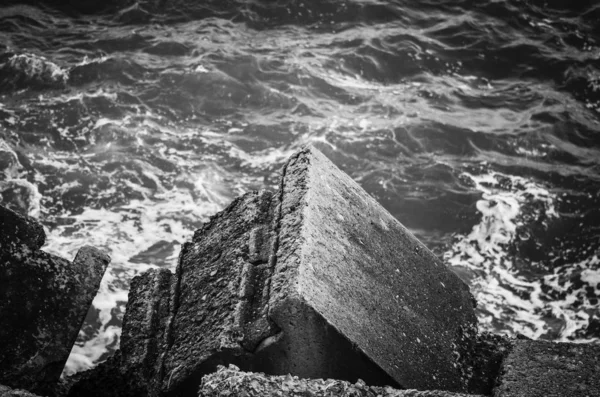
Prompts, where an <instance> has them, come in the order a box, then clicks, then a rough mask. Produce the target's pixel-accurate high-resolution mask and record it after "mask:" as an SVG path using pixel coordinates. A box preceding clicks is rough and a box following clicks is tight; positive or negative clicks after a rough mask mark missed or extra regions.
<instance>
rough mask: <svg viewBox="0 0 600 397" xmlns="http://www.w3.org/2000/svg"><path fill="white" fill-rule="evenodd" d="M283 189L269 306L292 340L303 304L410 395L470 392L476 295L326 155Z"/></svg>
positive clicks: (310, 152)
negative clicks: (465, 356) (292, 319)
mask: <svg viewBox="0 0 600 397" xmlns="http://www.w3.org/2000/svg"><path fill="white" fill-rule="evenodd" d="M282 189H283V190H282V198H281V215H280V222H279V223H280V227H281V229H280V231H279V249H278V251H277V264H276V267H275V271H274V274H273V277H272V283H271V297H270V299H271V300H270V302H269V306H270V313H271V316H272V318H273V319H274V320H275V322H276V323H277V324H281V327H282V328H283V329H284V333H285V332H287V331H288V329H287V327H286V325H285V324H287V320H286V319H287V318H288V317H289V316H290V315H292V313H291V312H290V308H293V309H294V310H296V309H297V307H298V302H302V304H304V305H306V306H308V307H310V308H311V309H312V310H314V311H315V312H316V313H317V314H318V315H319V316H321V317H322V318H323V319H324V320H325V322H327V323H328V324H329V325H330V326H331V327H333V329H335V330H336V331H337V332H339V333H340V334H342V335H344V337H345V338H347V339H348V340H349V341H350V342H351V343H352V344H353V345H354V346H355V347H356V349H358V350H360V351H361V352H363V353H364V354H365V355H366V356H367V357H369V358H370V359H371V360H372V361H373V362H374V363H376V364H377V365H378V366H379V367H381V368H382V369H383V370H385V372H387V373H388V374H389V375H390V376H391V377H392V378H393V379H394V380H395V381H396V382H397V383H398V384H400V385H402V386H403V387H409V388H417V389H444V390H454V391H461V390H466V387H467V382H468V377H469V369H468V368H465V367H464V366H463V363H462V362H461V361H460V360H459V359H458V357H459V355H460V354H461V353H464V352H466V351H468V350H469V348H470V346H471V344H472V343H473V338H474V336H475V333H476V332H475V330H476V320H475V315H474V312H473V302H474V301H473V298H472V296H471V294H470V292H469V290H468V287H467V286H466V285H465V284H464V283H463V282H462V281H461V280H460V279H459V278H458V277H457V276H456V275H454V274H453V273H452V272H450V271H449V270H448V269H447V268H446V267H445V266H444V265H443V264H442V263H441V261H440V260H439V259H438V258H437V257H436V256H435V255H434V254H433V253H432V252H431V251H429V250H428V249H427V247H425V246H424V245H423V244H422V243H421V242H419V241H418V240H417V239H416V238H415V237H414V236H413V235H412V234H411V233H410V232H409V231H408V230H407V229H406V228H405V227H404V226H403V225H402V224H401V223H400V222H398V221H397V220H396V219H395V218H394V217H393V216H392V215H390V214H389V213H388V212H387V211H386V210H385V209H384V208H383V207H381V205H379V204H378V203H377V202H376V201H375V200H374V199H373V198H372V197H371V196H370V195H369V194H368V193H366V192H365V191H364V190H363V189H362V188H361V187H360V186H359V185H358V184H357V183H356V182H354V181H353V180H352V179H351V178H350V177H349V176H348V175H346V174H344V173H343V172H341V171H340V170H339V169H337V168H336V167H335V166H334V165H333V164H332V163H331V162H330V161H329V160H328V159H327V158H326V157H325V156H324V155H323V154H322V153H320V152H319V151H318V150H316V149H314V148H307V149H305V150H303V151H301V152H299V153H298V154H296V155H294V156H293V157H292V158H291V159H290V161H289V162H288V164H287V165H286V168H285V171H284V177H283V184H282ZM307 343H310V340H308V341H307ZM304 375H305V376H306V375H308V376H313V374H304Z"/></svg>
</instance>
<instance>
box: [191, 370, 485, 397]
mask: <svg viewBox="0 0 600 397" xmlns="http://www.w3.org/2000/svg"><path fill="white" fill-rule="evenodd" d="M199 396H201V397H221V396H245V397H280V396H288V397H295V396H297V397H301V396H311V397H336V396H339V397H344V396H353V397H374V396H378V397H482V396H479V395H473V394H461V393H452V392H447V391H440V390H429V391H417V390H397V389H394V388H391V387H376V386H375V387H373V386H368V385H367V384H365V383H364V382H362V381H357V382H356V383H354V384H352V383H350V382H346V381H343V380H333V379H301V378H298V377H296V376H290V375H284V376H268V375H265V374H262V373H253V372H242V371H240V370H239V369H238V368H237V367H235V366H229V368H225V367H219V369H218V370H217V372H215V373H212V374H210V375H206V376H205V377H204V378H203V379H202V384H201V386H200V391H199Z"/></svg>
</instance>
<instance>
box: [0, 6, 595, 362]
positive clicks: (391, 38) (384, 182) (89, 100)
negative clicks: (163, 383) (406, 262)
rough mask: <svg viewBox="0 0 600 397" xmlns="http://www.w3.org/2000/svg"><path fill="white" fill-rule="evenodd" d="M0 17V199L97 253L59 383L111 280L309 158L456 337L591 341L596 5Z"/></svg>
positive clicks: (96, 318)
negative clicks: (388, 231)
mask: <svg viewBox="0 0 600 397" xmlns="http://www.w3.org/2000/svg"><path fill="white" fill-rule="evenodd" d="M39 3H40V2H37V1H33V0H32V1H31V2H29V3H28V4H23V2H15V1H13V0H3V1H2V2H1V5H0V139H1V141H0V165H1V169H0V171H1V172H0V192H1V195H2V196H1V198H2V203H3V204H4V205H8V206H10V207H13V208H20V209H22V210H25V211H27V212H29V213H30V214H31V215H33V216H36V217H39V219H40V220H41V221H42V223H43V224H44V226H45V228H46V230H47V234H48V243H47V246H46V247H45V249H46V250H47V251H49V252H52V253H56V254H59V255H63V256H67V257H70V258H72V257H73V255H74V254H75V252H76V250H77V249H78V248H79V247H81V246H83V245H86V244H91V245H94V246H96V247H98V248H101V249H104V250H106V251H107V252H109V253H110V255H111V257H112V264H111V267H110V269H109V271H108V272H107V274H106V275H105V277H104V279H103V282H102V286H101V288H100V291H99V293H98V296H97V297H96V299H95V300H94V307H93V309H92V310H90V312H89V315H88V318H87V320H86V323H85V325H84V327H83V329H82V330H81V333H80V337H79V339H78V341H77V345H76V347H75V348H74V349H73V352H72V354H71V357H70V359H69V362H68V365H67V369H66V372H73V371H78V370H82V369H85V368H89V367H91V366H93V365H95V364H97V363H98V362H99V361H102V360H104V359H106V358H107V357H108V356H109V355H110V354H112V352H113V351H114V350H115V349H116V348H117V347H118V343H119V335H120V324H121V319H122V316H123V312H124V308H125V303H126V301H127V288H128V282H129V280H130V279H131V278H132V277H133V276H134V275H136V274H138V273H139V272H142V271H144V270H146V269H149V268H151V267H167V268H173V267H174V266H175V263H176V260H177V255H178V252H179V248H180V245H181V244H182V243H183V242H184V241H186V240H188V239H189V238H190V237H191V235H192V233H193V231H194V230H195V229H196V228H198V227H199V226H200V224H201V223H202V222H203V221H206V220H207V218H208V217H209V216H210V215H212V214H214V213H215V212H217V211H219V210H220V209H222V208H223V207H224V206H225V205H226V204H227V203H228V202H229V201H230V200H232V199H233V198H234V197H235V196H237V195H239V194H242V193H244V192H247V191H250V190H254V189H261V188H269V189H275V188H276V182H277V179H278V170H279V168H280V167H281V166H282V164H283V162H284V161H285V159H286V158H287V157H288V156H289V155H290V154H291V153H293V152H294V151H295V150H297V149H298V148H299V147H300V146H301V145H303V144H306V143H308V142H313V143H315V144H316V146H317V147H319V148H320V149H321V150H322V151H323V152H324V153H325V154H326V155H327V156H328V157H329V158H331V159H332V161H333V162H334V163H336V164H337V165H338V166H339V167H340V168H341V169H343V170H344V171H346V172H347V173H348V174H350V175H351V176H352V177H353V178H354V179H355V180H356V181H358V183H360V184H361V185H362V186H363V187H364V188H365V189H366V190H367V191H368V192H369V193H371V194H372V195H373V196H374V197H375V198H376V199H377V200H379V202H381V204H382V205H383V206H385V207H386V208H387V209H388V210H389V211H390V212H391V213H392V214H393V215H394V216H396V217H397V218H398V219H399V220H400V221H401V222H402V223H404V225H406V226H407V227H408V228H409V229H411V230H412V231H413V232H414V233H415V234H416V235H417V237H419V238H420V239H421V240H422V241H424V242H425V243H426V244H427V245H428V246H429V247H430V248H431V249H432V250H433V251H434V252H435V253H436V254H438V255H439V256H440V257H441V258H443V260H444V261H445V263H447V264H448V265H449V266H451V267H452V269H453V270H455V271H456V273H457V274H459V275H460V277H461V278H462V279H463V280H465V281H466V282H467V283H469V285H470V286H471V289H472V291H473V293H474V295H475V296H476V298H477V300H478V302H479V306H478V308H477V314H478V317H479V321H480V327H481V328H482V329H486V330H493V331H496V332H503V333H508V334H515V333H522V334H525V335H527V336H529V337H534V338H543V339H552V340H570V341H579V342H585V341H595V342H597V341H598V340H600V308H599V304H598V298H599V296H600V3H598V2H597V1H572V0H571V1H566V0H565V1H561V0H547V1H541V0H462V1H459V0H428V1H424V0H419V1H409V0H395V1H392V0H389V1H380V0H320V1H302V0H299V1H292V0H277V1H274V0H273V1H267V0H229V1H224V0H212V1H194V0H166V1H152V0H147V1H142V2H140V3H138V4H134V5H131V4H125V3H127V0H123V1H122V3H123V4H122V5H119V4H117V3H118V1H117V0H107V1H104V2H96V3H101V4H102V5H103V6H104V7H103V8H102V9H101V7H95V6H94V2H92V1H87V2H86V1H81V2H73V4H76V5H77V8H65V7H58V6H57V5H54V4H53V3H52V1H51V0H48V1H46V2H45V4H47V5H46V6H41V5H39Z"/></svg>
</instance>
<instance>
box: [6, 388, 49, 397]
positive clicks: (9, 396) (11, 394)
mask: <svg viewBox="0 0 600 397" xmlns="http://www.w3.org/2000/svg"><path fill="white" fill-rule="evenodd" d="M0 397H40V396H38V395H37V394H33V393H30V392H28V391H27V390H19V389H11V388H10V387H8V386H3V385H0Z"/></svg>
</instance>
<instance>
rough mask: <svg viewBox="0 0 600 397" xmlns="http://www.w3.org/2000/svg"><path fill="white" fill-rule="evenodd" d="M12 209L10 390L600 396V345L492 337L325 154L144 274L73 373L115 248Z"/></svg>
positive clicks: (300, 158)
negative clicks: (49, 238) (66, 251)
mask: <svg viewBox="0 0 600 397" xmlns="http://www.w3.org/2000/svg"><path fill="white" fill-rule="evenodd" d="M0 214H1V216H2V218H1V219H0V227H1V229H2V234H1V236H0V245H1V246H0V255H1V262H0V319H1V320H2V327H0V340H3V341H4V343H3V344H2V346H0V384H2V385H5V386H0V397H2V396H28V395H32V394H30V393H35V394H37V395H40V396H98V397H108V396H152V397H159V396H161V397H162V396H165V397H166V396H188V395H189V396H192V395H194V396H195V395H201V396H236V395H240V396H242V395H243V396H248V397H251V396H276V395H277V396H286V395H289V396H307V395H310V396H315V397H317V396H379V395H381V396H423V397H424V396H448V397H450V396H465V395H472V396H482V395H493V396H503V397H509V396H553V395H556V396H563V395H564V396H594V395H600V380H599V379H600V347H599V346H597V345H577V344H567V343H551V342H544V341H532V340H528V339H508V338H505V337H502V336H499V335H491V334H479V333H478V332H477V323H476V319H475V315H474V311H473V308H474V305H475V301H474V299H473V297H472V295H471V294H470V292H469V290H468V287H467V286H466V285H465V284H464V283H463V282H462V281H461V280H460V279H459V278H458V277H457V276H456V275H455V274H454V273H453V272H451V271H450V270H449V269H448V268H446V266H445V265H444V264H443V263H442V262H441V261H440V260H439V259H438V258H437V257H436V256H435V255H434V254H433V253H431V251H429V250H428V249H427V247H425V246H424V245H423V244H422V243H421V242H420V241H419V240H417V239H416V238H415V237H414V236H413V235H412V234H411V233H410V232H409V231H408V230H407V229H406V228H405V227H404V226H403V225H402V224H400V222H398V221H397V220H396V219H395V218H393V217H392V216H391V215H390V214H389V213H388V212H387V211H386V210H385V209H383V207H381V206H380V205H379V204H378V203H377V202H376V201H375V200H374V199H373V198H372V197H371V196H369V195H368V194H367V193H366V192H365V191H364V190H363V189H361V188H360V186H358V185H357V184H356V183H355V182H354V181H353V180H352V179H351V178H350V177H348V176H347V175H346V174H344V173H343V172H341V171H340V170H339V169H337V168H336V167H335V166H334V165H333V164H332V163H331V162H330V161H329V160H328V159H327V158H326V157H325V156H324V155H323V154H321V153H320V152H319V151H318V150H316V149H315V148H312V147H307V148H305V149H303V150H301V151H299V152H298V153H296V154H295V155H293V156H292V157H291V158H290V160H289V161H288V162H287V164H286V165H285V167H284V169H283V172H282V177H281V183H280V189H279V191H278V192H275V193H271V192H266V191H261V192H252V193H248V194H246V195H244V196H242V197H239V198H237V199H236V200H234V201H233V202H232V203H231V204H230V205H229V206H228V207H227V208H226V209H225V210H223V211H222V212H220V213H219V214H217V215H215V216H214V217H212V218H211V220H210V221H209V222H208V223H206V224H205V225H204V226H203V227H202V228H201V229H199V230H198V231H196V233H195V234H194V237H193V239H192V241H190V242H188V243H186V244H184V246H183V247H182V250H181V253H180V258H179V263H178V266H177V269H176V271H175V273H172V272H170V271H168V270H165V269H162V270H151V271H149V272H146V273H144V274H142V275H141V276H138V277H136V278H135V279H134V280H133V281H132V284H131V289H130V293H129V301H128V304H127V312H126V314H125V318H124V320H123V331H122V338H121V346H120V350H119V351H118V352H117V354H116V355H115V356H113V357H111V358H110V359H109V360H108V361H106V362H105V363H103V364H100V365H99V366H98V367H96V368H94V369H92V370H89V371H86V372H83V373H78V374H75V375H74V376H72V377H69V378H67V379H62V380H59V376H60V373H61V371H62V368H63V366H64V363H65V361H66V359H67V356H68V353H69V351H70V349H71V347H72V345H73V343H74V341H75V338H76V337H77V333H78V332H79V328H80V326H81V324H82V322H83V320H84V318H85V314H86V313H87V310H88V308H89V306H90V304H91V300H92V299H93V297H94V295H95V292H96V290H97V288H98V285H99V282H100V280H101V278H102V275H103V273H104V271H105V270H106V267H107V265H108V263H109V260H110V259H109V258H108V257H107V256H106V255H105V254H103V253H101V252H99V251H98V250H96V249H94V248H92V247H84V248H82V249H81V250H80V251H79V253H78V254H77V256H76V258H75V260H74V261H73V262H72V263H70V262H68V261H66V260H64V259H62V258H58V257H56V256H53V255H50V254H47V253H45V252H44V251H43V250H41V249H40V248H41V247H42V245H43V244H44V241H45V235H44V234H43V229H42V228H41V226H40V225H39V224H38V223H37V222H36V221H35V220H34V219H32V218H29V217H26V216H22V215H19V214H17V213H15V212H13V211H11V210H9V209H6V208H3V207H0ZM240 368H241V370H240ZM265 374H267V375H265ZM323 379H328V380H323ZM19 389H22V390H21V391H19ZM24 390H26V391H24Z"/></svg>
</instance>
